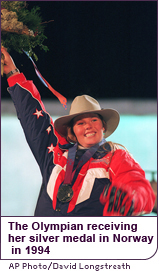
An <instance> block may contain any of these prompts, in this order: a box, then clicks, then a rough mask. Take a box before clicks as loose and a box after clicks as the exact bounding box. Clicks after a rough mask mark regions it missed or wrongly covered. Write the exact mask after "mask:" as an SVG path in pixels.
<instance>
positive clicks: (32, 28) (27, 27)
mask: <svg viewBox="0 0 159 271" xmlns="http://www.w3.org/2000/svg"><path fill="white" fill-rule="evenodd" d="M39 10H40V8H39V7H37V6H36V7H34V8H32V9H31V10H30V11H29V10H28V4H27V2H26V1H1V46H3V47H5V48H7V50H8V51H11V50H15V51H17V52H18V53H23V51H26V52H27V53H28V54H29V56H33V57H34V58H35V60H37V59H38V58H37V56H36V54H35V53H34V51H33V48H35V47H36V46H39V47H40V48H41V49H43V50H44V51H47V50H48V47H47V46H45V45H43V42H44V40H45V39H46V38H47V37H46V36H45V35H44V24H43V23H42V18H41V16H40V13H39ZM3 65H4V56H3V54H2V55H1V75H3Z"/></svg>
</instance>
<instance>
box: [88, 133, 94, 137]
mask: <svg viewBox="0 0 159 271" xmlns="http://www.w3.org/2000/svg"><path fill="white" fill-rule="evenodd" d="M94 135H95V133H91V134H86V137H91V136H94Z"/></svg>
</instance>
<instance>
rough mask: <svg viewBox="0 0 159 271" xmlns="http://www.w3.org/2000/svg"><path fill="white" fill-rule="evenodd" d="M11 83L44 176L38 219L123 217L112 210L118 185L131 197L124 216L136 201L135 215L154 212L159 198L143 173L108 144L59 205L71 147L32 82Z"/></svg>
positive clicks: (126, 200) (20, 77) (21, 79)
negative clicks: (58, 129) (112, 192)
mask: <svg viewBox="0 0 159 271" xmlns="http://www.w3.org/2000/svg"><path fill="white" fill-rule="evenodd" d="M8 83H9V86H10V87H9V89H8V90H9V92H10V94H11V97H12V99H13V102H14V105H15V107H16V111H17V115H18V118H19V120H20V122H21V125H22V127H23V130H24V133H25V136H26V139H27V142H28V144H29V146H30V148H31V150H32V152H33V154H34V156H35V159H36V161H37V163H38V164H39V167H40V170H41V174H42V178H43V181H42V187H41V191H40V195H39V199H38V203H37V206H36V210H35V215H36V216H102V215H103V216H111V215H121V213H120V210H118V211H114V208H112V210H111V211H109V212H108V206H109V203H110V197H111V188H112V187H113V186H115V187H116V189H117V191H118V190H121V191H122V192H125V193H126V196H125V198H124V200H123V204H125V212H124V215H125V214H126V213H127V210H128V209H129V208H130V206H131V203H132V202H133V206H134V212H133V215H139V214H141V213H149V212H151V211H152V209H153V206H154V202H155V195H154V193H153V190H152V188H151V185H150V183H149V181H148V180H146V178H145V173H144V171H143V170H142V169H141V167H140V166H139V164H138V163H137V162H135V160H134V159H133V158H132V157H131V156H130V155H129V154H128V153H127V152H126V151H125V150H122V149H118V150H115V151H110V149H109V148H110V147H109V144H107V147H108V149H106V150H105V151H104V150H103V149H102V155H101V152H99V153H98V151H97V153H96V154H95V155H94V156H93V157H91V158H90V160H89V161H88V162H87V163H86V164H84V165H83V166H82V168H81V169H80V171H79V172H78V174H77V176H76V180H75V182H74V184H73V186H72V188H73V191H74V196H73V198H72V199H71V201H70V202H69V203H66V204H64V203H62V204H61V203H60V202H58V200H57V192H58V189H59V186H60V184H61V183H62V182H63V180H64V176H65V170H66V162H67V154H68V150H67V147H65V146H64V147H62V145H65V144H67V143H68V142H67V141H66V139H65V138H63V137H61V136H60V135H59V134H58V133H57V132H56V131H55V130H54V125H53V121H52V119H51V117H50V115H49V114H48V113H47V112H46V110H45V107H44V105H43V103H42V101H41V97H40V94H39V92H38V90H37V88H36V87H35V86H34V84H33V82H32V81H27V80H26V78H25V77H24V75H23V74H20V75H16V76H13V77H10V78H9V79H8ZM107 185H109V186H110V188H109V190H108V194H107V196H106V197H105V196H104V195H103V191H104V189H105V187H106V186H107ZM115 197H116V194H115Z"/></svg>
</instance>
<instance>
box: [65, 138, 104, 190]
mask: <svg viewBox="0 0 159 271" xmlns="http://www.w3.org/2000/svg"><path fill="white" fill-rule="evenodd" d="M104 143H105V139H103V140H102V141H101V142H100V143H98V144H96V145H94V146H93V147H91V148H90V149H88V150H87V151H86V152H85V153H84V154H83V155H82V157H81V158H80V160H79V162H78V164H77V167H76V169H75V170H74V171H73V165H74V161H75V156H76V150H77V143H76V144H75V145H74V146H73V147H72V148H70V149H69V151H68V158H67V165H66V173H65V178H64V182H63V184H64V185H65V184H67V185H68V184H69V185H70V184H71V183H72V181H73V177H74V175H75V172H76V171H77V169H79V168H81V167H82V166H83V165H84V164H85V163H86V162H87V161H88V160H89V159H90V158H91V157H92V156H93V155H94V154H95V152H96V151H97V150H98V148H99V146H101V145H102V144H104Z"/></svg>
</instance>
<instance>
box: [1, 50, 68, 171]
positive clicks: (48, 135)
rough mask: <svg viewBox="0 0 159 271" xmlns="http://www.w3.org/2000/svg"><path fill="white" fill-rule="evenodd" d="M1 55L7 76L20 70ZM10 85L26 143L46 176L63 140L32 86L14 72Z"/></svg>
mask: <svg viewBox="0 0 159 271" xmlns="http://www.w3.org/2000/svg"><path fill="white" fill-rule="evenodd" d="M2 53H3V54H4V56H5V59H4V64H5V65H4V73H5V74H8V73H10V72H11V71H14V70H15V69H17V68H16V65H15V63H14V61H13V60H12V58H11V56H10V55H9V54H8V53H7V52H6V50H5V49H2ZM8 84H9V88H8V91H9V93H10V95H11V98H12V100H13V102H14V105H15V108H16V111H17V116H18V118H19V120H20V122H21V125H22V128H23V130H24V133H25V136H26V140H27V142H28V144H29V146H30V148H31V150H32V152H33V155H34V156H35V159H36V161H37V163H38V164H39V167H40V170H41V173H42V175H43V174H45V173H44V172H45V171H46V167H48V166H49V165H50V163H52V164H53V158H54V157H53V156H54V148H55V147H56V146H57V143H58V141H59V140H60V142H61V141H62V139H61V138H60V137H59V136H58V134H57V133H56V131H54V125H53V121H52V118H51V117H50V115H49V114H48V113H47V112H46V110H45V107H44V104H43V103H42V101H41V96H40V94H39V92H38V90H37V88H36V87H35V85H34V84H33V82H32V81H28V80H26V78H25V76H24V75H23V74H22V73H20V72H19V71H15V73H13V74H12V75H10V76H9V78H8ZM64 144H65V141H64Z"/></svg>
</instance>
